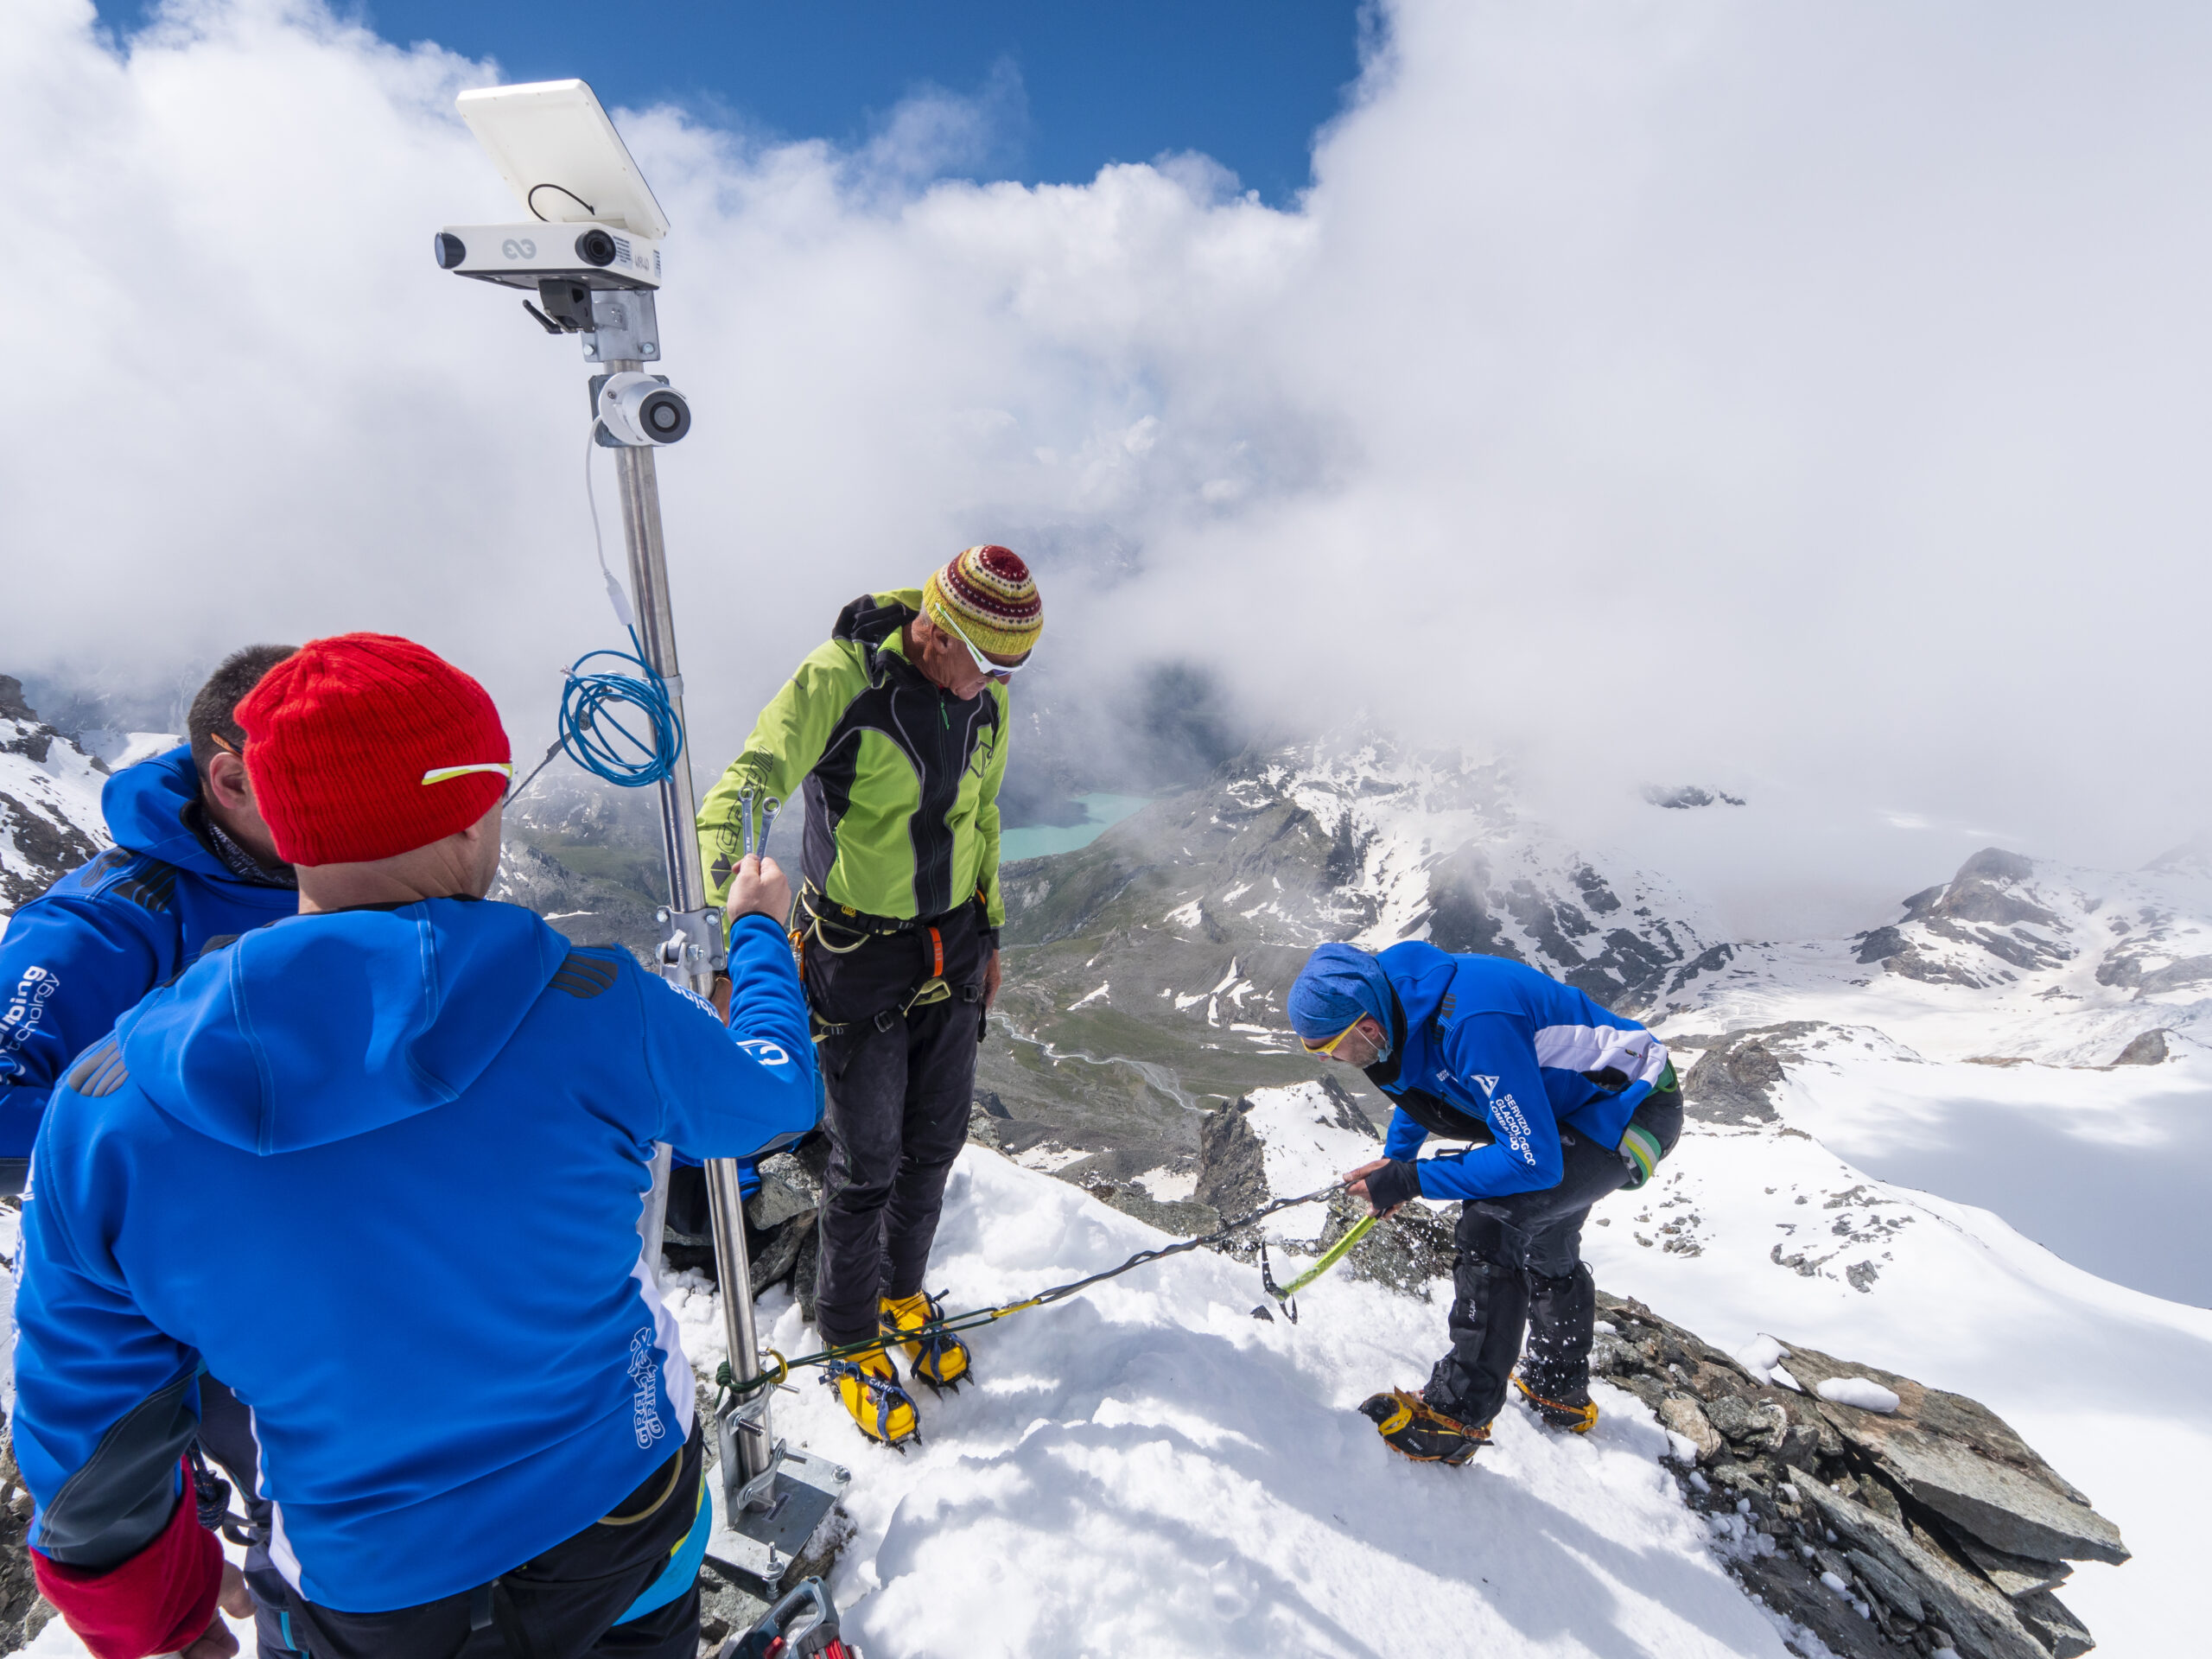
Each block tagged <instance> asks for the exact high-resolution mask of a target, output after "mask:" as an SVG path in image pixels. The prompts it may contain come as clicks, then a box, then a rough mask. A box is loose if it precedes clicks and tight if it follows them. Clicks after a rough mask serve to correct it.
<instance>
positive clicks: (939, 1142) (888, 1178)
mask: <svg viewBox="0 0 2212 1659" xmlns="http://www.w3.org/2000/svg"><path fill="white" fill-rule="evenodd" d="M982 1018H983V1009H982V1002H981V1001H969V1000H968V999H966V998H965V997H963V996H962V995H957V994H956V995H953V996H952V997H950V998H949V999H948V1000H946V1001H942V1002H937V1003H933V1004H931V1006H930V1007H924V1008H916V1009H915V1010H913V1012H912V1013H911V1014H906V1015H904V1016H899V1015H897V1014H893V1016H892V1017H891V1019H890V1021H889V1023H888V1025H887V1027H878V1026H877V1024H876V1023H875V1022H874V1021H872V1020H868V1021H861V1022H859V1023H857V1024H856V1025H855V1026H854V1027H850V1028H849V1029H848V1030H846V1031H844V1032H841V1033H836V1034H835V1035H832V1036H829V1037H826V1038H824V1039H823V1041H822V1046H821V1053H822V1080H823V1087H824V1090H825V1091H826V1092H827V1094H828V1096H829V1111H828V1112H827V1114H826V1115H825V1116H824V1118H823V1122H824V1126H825V1127H826V1128H828V1129H829V1170H828V1173H826V1174H825V1175H824V1176H823V1182H822V1224H821V1225H822V1255H821V1266H820V1268H819V1269H818V1271H817V1276H816V1279H815V1299H816V1309H815V1325H816V1328H817V1330H819V1331H820V1332H821V1333H822V1339H823V1342H825V1343H829V1344H837V1343H846V1342H865V1341H867V1340H868V1338H871V1337H873V1336H874V1335H875V1333H876V1325H877V1301H878V1299H879V1298H880V1297H885V1296H889V1297H893V1298H897V1297H905V1296H911V1295H912V1294H914V1293H915V1292H916V1291H918V1290H919V1289H921V1288H922V1278H923V1275H924V1274H926V1273H927V1272H928V1271H929V1264H930V1246H931V1244H932V1243H935V1241H936V1239H937V1222H938V1213H939V1211H941V1210H942V1209H943V1208H944V1183H945V1179H946V1178H947V1177H948V1176H950V1174H951V1173H952V1160H954V1159H956V1158H957V1157H958V1156H959V1155H960V1148H961V1147H963V1146H965V1145H966V1144H967V1141H968V1116H969V1107H970V1105H971V1103H972V1102H973V1101H974V1098H975V1094H976V1034H977V1033H978V1031H979V1029H980V1028H981V1025H982Z"/></svg>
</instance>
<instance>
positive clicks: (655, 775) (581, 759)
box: [506, 437, 683, 802]
mask: <svg viewBox="0 0 2212 1659" xmlns="http://www.w3.org/2000/svg"><path fill="white" fill-rule="evenodd" d="M598 447H599V446H598V442H597V440H596V438H595V437H588V438H587V439H586V440H585V443H584V499H585V501H586V503H587V504H588V505H589V506H590V508H591V539H592V546H593V548H594V550H596V551H597V553H598V555H599V574H600V575H601V577H602V578H603V579H604V580H605V582H606V583H607V602H608V603H609V604H611V605H613V607H614V615H615V618H616V620H618V621H620V623H621V624H622V626H623V629H624V631H625V632H627V633H628V634H629V636H630V649H629V650H627V651H588V652H585V653H584V654H583V655H582V656H581V657H579V658H576V660H575V662H573V663H571V664H569V666H568V667H567V668H566V669H564V670H563V673H565V674H566V675H567V676H568V683H567V685H565V686H563V688H562V691H561V715H560V735H559V736H558V737H556V738H555V739H554V741H552V742H551V743H550V744H549V745H548V746H547V747H546V750H545V758H544V759H543V760H540V761H539V762H538V763H537V766H536V767H535V768H534V769H533V770H532V771H531V774H530V776H529V777H527V778H525V779H523V781H522V783H521V784H520V785H518V786H516V787H514V788H512V789H510V790H509V791H507V797H506V798H507V799H508V800H509V801H510V802H512V801H514V800H515V799H517V798H519V797H520V796H521V795H522V793H523V791H525V790H527V789H528V788H529V787H530V786H531V785H532V784H534V783H536V782H537V779H538V777H539V775H540V774H541V773H543V772H544V770H545V768H546V767H547V766H550V765H551V764H552V761H553V757H554V756H555V755H556V754H559V753H563V752H564V751H565V752H566V753H567V754H568V757H569V759H570V760H573V761H575V763H576V764H577V765H578V766H582V768H583V769H584V770H585V771H586V772H589V773H591V775H592V776H593V777H594V778H599V779H604V780H605V781H607V783H610V784H614V785H620V787H621V788H624V789H643V788H644V787H645V785H648V784H658V783H662V782H664V781H665V780H666V779H670V778H672V777H674V776H675V775H676V763H677V761H678V760H682V759H683V722H682V721H678V720H677V717H676V705H675V703H674V702H672V701H671V698H670V696H669V690H668V682H667V681H666V680H664V679H663V678H662V677H660V674H659V672H658V671H657V670H656V669H655V668H654V667H653V665H652V664H651V663H649V662H647V661H646V660H645V646H644V645H643V644H642V643H640V641H639V639H638V619H637V614H636V613H635V612H633V611H632V610H631V608H630V596H629V595H628V594H626V593H625V592H623V591H622V584H621V583H620V582H617V581H615V579H614V573H613V571H612V570H609V569H607V543H606V542H605V541H604V539H602V538H601V535H600V530H599V498H598V496H597V495H596V494H595V493H594V492H593V489H592V480H591V463H592V457H593V455H594V454H595V453H596V451H597V449H598ZM598 657H606V658H612V659H613V661H615V662H618V663H623V664H628V667H629V668H632V669H635V670H637V672H636V673H634V674H632V673H630V672H628V671H626V670H623V669H612V668H597V669H592V670H590V671H588V672H587V671H586V669H585V666H584V665H585V664H587V663H589V662H590V661H592V659H593V658H598ZM625 708H627V709H634V710H636V711H637V712H636V713H635V714H634V715H631V716H630V717H629V718H628V719H625V718H623V716H622V715H620V714H618V713H617V711H618V710H620V709H625ZM633 726H636V727H641V728H642V729H641V730H632V727H633Z"/></svg>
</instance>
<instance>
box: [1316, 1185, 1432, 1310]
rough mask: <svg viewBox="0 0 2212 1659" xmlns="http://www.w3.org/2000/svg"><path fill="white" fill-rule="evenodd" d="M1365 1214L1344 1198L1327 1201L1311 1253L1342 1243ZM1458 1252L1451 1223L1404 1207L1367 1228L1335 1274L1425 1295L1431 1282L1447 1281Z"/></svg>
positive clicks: (1359, 1202)
mask: <svg viewBox="0 0 2212 1659" xmlns="http://www.w3.org/2000/svg"><path fill="white" fill-rule="evenodd" d="M1366 1213H1367V1205H1366V1204H1365V1203H1364V1202H1363V1201H1362V1200H1360V1199H1358V1198H1353V1197H1351V1195H1350V1194H1349V1193H1346V1194H1344V1195H1342V1196H1340V1197H1336V1198H1331V1199H1330V1200H1329V1218H1328V1220H1327V1222H1326V1223H1325V1224H1324V1225H1323V1228H1322V1230H1321V1237H1320V1240H1319V1246H1318V1250H1317V1253H1318V1251H1319V1250H1326V1249H1328V1248H1329V1246H1331V1245H1332V1244H1333V1243H1336V1242H1337V1241H1338V1239H1340V1238H1342V1237H1343V1236H1344V1234H1345V1232H1346V1231H1347V1230H1349V1229H1350V1228H1351V1224H1353V1223H1354V1222H1355V1221H1357V1220H1358V1219H1359V1217H1362V1216H1363V1215H1365V1214H1366ZM1458 1253H1459V1252H1458V1246H1457V1245H1456V1244H1455V1243H1453V1241H1452V1223H1451V1221H1450V1220H1448V1219H1447V1218H1446V1217H1443V1216H1440V1215H1438V1214H1437V1213H1436V1212H1435V1211H1433V1210H1430V1209H1427V1208H1426V1207H1425V1206H1423V1205H1418V1204H1409V1205H1407V1206H1406V1207H1405V1208H1404V1209H1402V1210H1401V1211H1398V1213H1397V1214H1396V1215H1395V1216H1393V1217H1390V1219H1389V1220H1388V1221H1385V1222H1383V1223H1380V1224H1377V1225H1376V1226H1375V1227H1374V1228H1372V1229H1370V1230H1369V1232H1368V1235H1367V1236H1366V1237H1365V1238H1363V1239H1361V1240H1360V1241H1359V1243H1357V1244H1355V1245H1353V1246H1352V1247H1351V1254H1350V1255H1347V1256H1345V1258H1344V1263H1343V1265H1342V1266H1341V1267H1340V1268H1338V1272H1340V1273H1344V1274H1349V1275H1350V1276H1351V1277H1352V1278H1354V1279H1371V1280H1374V1281H1376V1282H1377V1283H1380V1284H1384V1285H1388V1286H1389V1287H1390V1288H1391V1289H1393V1290H1397V1291H1403V1292H1405V1293H1406V1294H1408V1295H1414V1296H1426V1295H1427V1294H1428V1287H1429V1286H1430V1285H1431V1284H1432V1283H1433V1281H1436V1280H1438V1279H1446V1278H1449V1277H1450V1276H1451V1274H1452V1262H1453V1261H1454V1259H1455V1258H1456V1257H1457V1255H1458Z"/></svg>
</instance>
